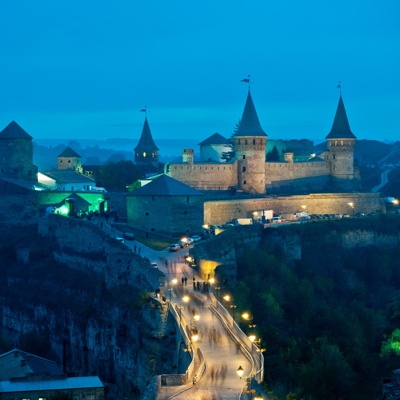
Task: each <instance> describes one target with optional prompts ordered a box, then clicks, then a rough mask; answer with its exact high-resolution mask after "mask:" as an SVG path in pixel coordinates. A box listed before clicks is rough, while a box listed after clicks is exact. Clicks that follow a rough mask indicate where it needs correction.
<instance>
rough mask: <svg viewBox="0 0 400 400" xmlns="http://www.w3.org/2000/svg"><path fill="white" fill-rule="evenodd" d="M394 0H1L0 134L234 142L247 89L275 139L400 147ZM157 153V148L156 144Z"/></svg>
mask: <svg viewBox="0 0 400 400" xmlns="http://www.w3.org/2000/svg"><path fill="white" fill-rule="evenodd" d="M399 21H400V2H399V1H398V0H385V1H382V0H379V1H378V0H376V1H371V0H362V1H361V0H336V1H329V2H328V1H321V0H315V1H307V0H304V1H298V0H281V1H270V0H259V1H258V0H254V1H251V0H248V1H236V0H229V1H225V0H213V1H211V0H201V1H194V0H186V1H177V0H171V1H168V0H148V1H136V0H129V1H128V0H114V1H109V0H108V1H106V0H84V1H82V0H80V1H77V0H69V1H57V0H37V1H32V0H29V1H28V0H26V1H20V0H3V1H1V3H0V44H1V62H0V130H1V129H3V128H4V127H5V126H6V125H8V123H10V122H11V121H12V120H15V121H16V122H17V123H18V124H19V125H21V126H22V128H24V129H25V130H26V131H27V132H28V133H29V134H30V135H31V136H32V137H33V138H34V139H44V138H58V137H59V138H71V139H78V140H79V139H107V138H130V139H136V138H139V136H140V133H141V129H142V126H143V120H144V113H141V112H139V110H140V109H142V108H143V107H144V106H147V109H148V114H147V116H148V120H149V124H150V128H151V131H152V134H153V137H154V139H155V141H156V143H157V139H169V138H170V139H185V138H187V139H197V138H198V140H199V141H201V140H204V139H205V138H207V137H208V136H211V135H212V134H213V133H215V132H218V133H220V134H221V135H223V136H225V137H229V136H230V135H231V132H232V130H233V128H234V126H235V124H236V123H237V122H238V120H239V119H240V117H241V114H242V111H243V107H244V104H245V100H246V96H247V90H248V89H247V84H245V83H241V82H240V80H242V79H243V78H247V76H248V75H249V74H250V75H251V93H252V96H253V100H254V103H255V106H256V108H257V112H258V116H259V119H260V122H261V125H262V127H263V129H264V131H265V132H266V133H267V134H268V137H269V138H271V139H303V138H307V139H311V140H315V141H316V142H318V141H319V140H322V139H324V138H325V136H326V135H327V134H328V133H329V131H330V128H331V125H332V122H333V118H334V115H335V111H336V106H337V103H338V100H339V89H337V88H336V87H337V85H338V82H339V81H341V88H342V96H343V100H344V104H345V107H346V111H347V115H348V118H349V122H350V126H351V129H352V131H353V133H354V134H355V135H356V136H357V138H358V139H377V140H382V141H385V140H389V141H394V140H400V79H399V78H400V23H399ZM160 150H161V152H162V149H160Z"/></svg>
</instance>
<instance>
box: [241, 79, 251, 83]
mask: <svg viewBox="0 0 400 400" xmlns="http://www.w3.org/2000/svg"><path fill="white" fill-rule="evenodd" d="M240 82H250V79H248V78H244V79H242V80H241V81H240Z"/></svg>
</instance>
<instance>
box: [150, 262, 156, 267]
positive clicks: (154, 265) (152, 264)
mask: <svg viewBox="0 0 400 400" xmlns="http://www.w3.org/2000/svg"><path fill="white" fill-rule="evenodd" d="M150 266H151V268H158V265H157V263H156V262H152V263H151V264H150Z"/></svg>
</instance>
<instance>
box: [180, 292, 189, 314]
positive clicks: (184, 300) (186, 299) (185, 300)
mask: <svg viewBox="0 0 400 400" xmlns="http://www.w3.org/2000/svg"><path fill="white" fill-rule="evenodd" d="M189 300H190V299H189V296H183V297H182V298H181V302H180V305H179V317H180V319H182V301H183V302H184V303H187V302H188V301H189Z"/></svg>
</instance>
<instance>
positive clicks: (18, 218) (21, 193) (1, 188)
mask: <svg viewBox="0 0 400 400" xmlns="http://www.w3.org/2000/svg"><path fill="white" fill-rule="evenodd" d="M11 186H12V189H11ZM9 190H10V191H11V193H8V191H9ZM0 193H1V195H0V221H1V222H2V223H3V224H20V223H27V222H29V221H32V220H33V219H35V218H36V217H37V209H36V208H35V207H34V205H33V203H34V195H35V194H34V192H33V191H31V190H27V189H24V188H22V187H20V186H16V185H11V184H9V183H8V182H7V181H3V180H1V179H0Z"/></svg>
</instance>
